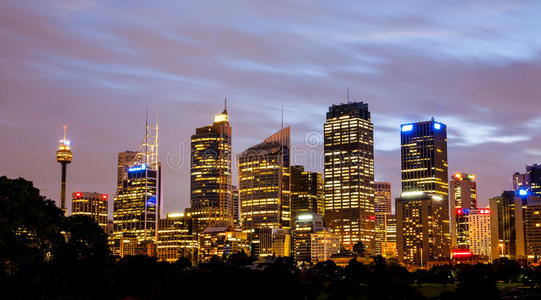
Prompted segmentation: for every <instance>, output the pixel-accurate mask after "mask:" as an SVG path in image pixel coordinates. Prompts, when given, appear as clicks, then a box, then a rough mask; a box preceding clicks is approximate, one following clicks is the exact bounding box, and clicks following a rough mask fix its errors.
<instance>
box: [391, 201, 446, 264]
mask: <svg viewBox="0 0 541 300" xmlns="http://www.w3.org/2000/svg"><path fill="white" fill-rule="evenodd" d="M446 208H447V206H446V203H445V201H444V200H443V197H441V196H440V195H438V194H430V193H425V192H403V193H402V194H401V197H400V198H397V199H396V223H397V225H396V236H397V252H398V259H399V260H400V261H402V262H404V263H406V264H409V265H415V266H426V263H427V262H428V261H435V260H445V259H448V258H449V256H450V249H449V245H448V244H445V241H446V240H445V237H444V236H445V234H446V232H444V228H445V226H444V222H445V221H446V220H448V219H447V218H445V216H446V215H445V212H444V211H445V209H446ZM447 228H449V227H447ZM447 234H448V232H447ZM447 241H448V240H447Z"/></svg>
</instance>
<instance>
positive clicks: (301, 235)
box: [292, 175, 323, 264]
mask: <svg viewBox="0 0 541 300" xmlns="http://www.w3.org/2000/svg"><path fill="white" fill-rule="evenodd" d="M292 176H293V175H292ZM293 228H294V229H293V257H294V258H295V261H296V262H297V263H305V264H310V262H311V255H312V254H311V253H312V251H311V241H312V240H311V234H312V233H316V232H318V231H321V230H323V216H321V215H319V214H316V213H313V212H311V213H301V214H298V215H297V217H296V219H295V226H294V227H293Z"/></svg>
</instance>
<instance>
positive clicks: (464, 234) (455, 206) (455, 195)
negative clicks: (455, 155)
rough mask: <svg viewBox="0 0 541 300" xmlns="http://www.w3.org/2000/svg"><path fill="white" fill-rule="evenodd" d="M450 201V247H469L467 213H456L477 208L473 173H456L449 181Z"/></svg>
mask: <svg viewBox="0 0 541 300" xmlns="http://www.w3.org/2000/svg"><path fill="white" fill-rule="evenodd" d="M449 197H450V202H451V247H453V248H454V247H460V248H469V245H470V242H469V231H468V222H467V218H468V217H467V216H468V214H463V213H457V212H464V211H465V210H466V211H469V210H471V209H476V208H477V183H476V182H475V175H472V174H466V173H456V174H454V175H453V176H452V179H451V182H450V183H449Z"/></svg>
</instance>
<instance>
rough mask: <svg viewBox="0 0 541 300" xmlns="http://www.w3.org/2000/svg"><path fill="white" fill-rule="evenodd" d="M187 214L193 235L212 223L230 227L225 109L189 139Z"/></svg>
mask: <svg viewBox="0 0 541 300" xmlns="http://www.w3.org/2000/svg"><path fill="white" fill-rule="evenodd" d="M190 179H191V181H190V182H191V184H190V204H191V208H190V212H191V214H192V217H193V218H194V224H195V228H194V231H195V232H196V233H198V232H201V231H203V230H204V229H205V228H206V227H208V226H210V225H213V224H214V223H216V222H222V223H223V222H225V223H226V224H228V225H232V224H233V201H232V196H233V195H232V185H231V126H230V125H229V118H228V114H227V109H224V111H223V112H222V114H219V115H217V116H215V118H214V123H213V124H212V125H210V126H205V127H201V128H197V129H196V132H195V134H194V135H192V137H191V177H190Z"/></svg>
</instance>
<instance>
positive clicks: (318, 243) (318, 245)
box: [310, 230, 341, 264]
mask: <svg viewBox="0 0 541 300" xmlns="http://www.w3.org/2000/svg"><path fill="white" fill-rule="evenodd" d="M310 239H311V244H310V252H311V257H310V259H311V261H312V264H317V263H318V262H323V261H327V260H329V259H330V258H331V256H333V255H334V254H338V253H339V252H340V244H341V241H340V235H338V234H335V233H332V232H329V231H327V230H322V231H318V232H315V233H312V234H310Z"/></svg>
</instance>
